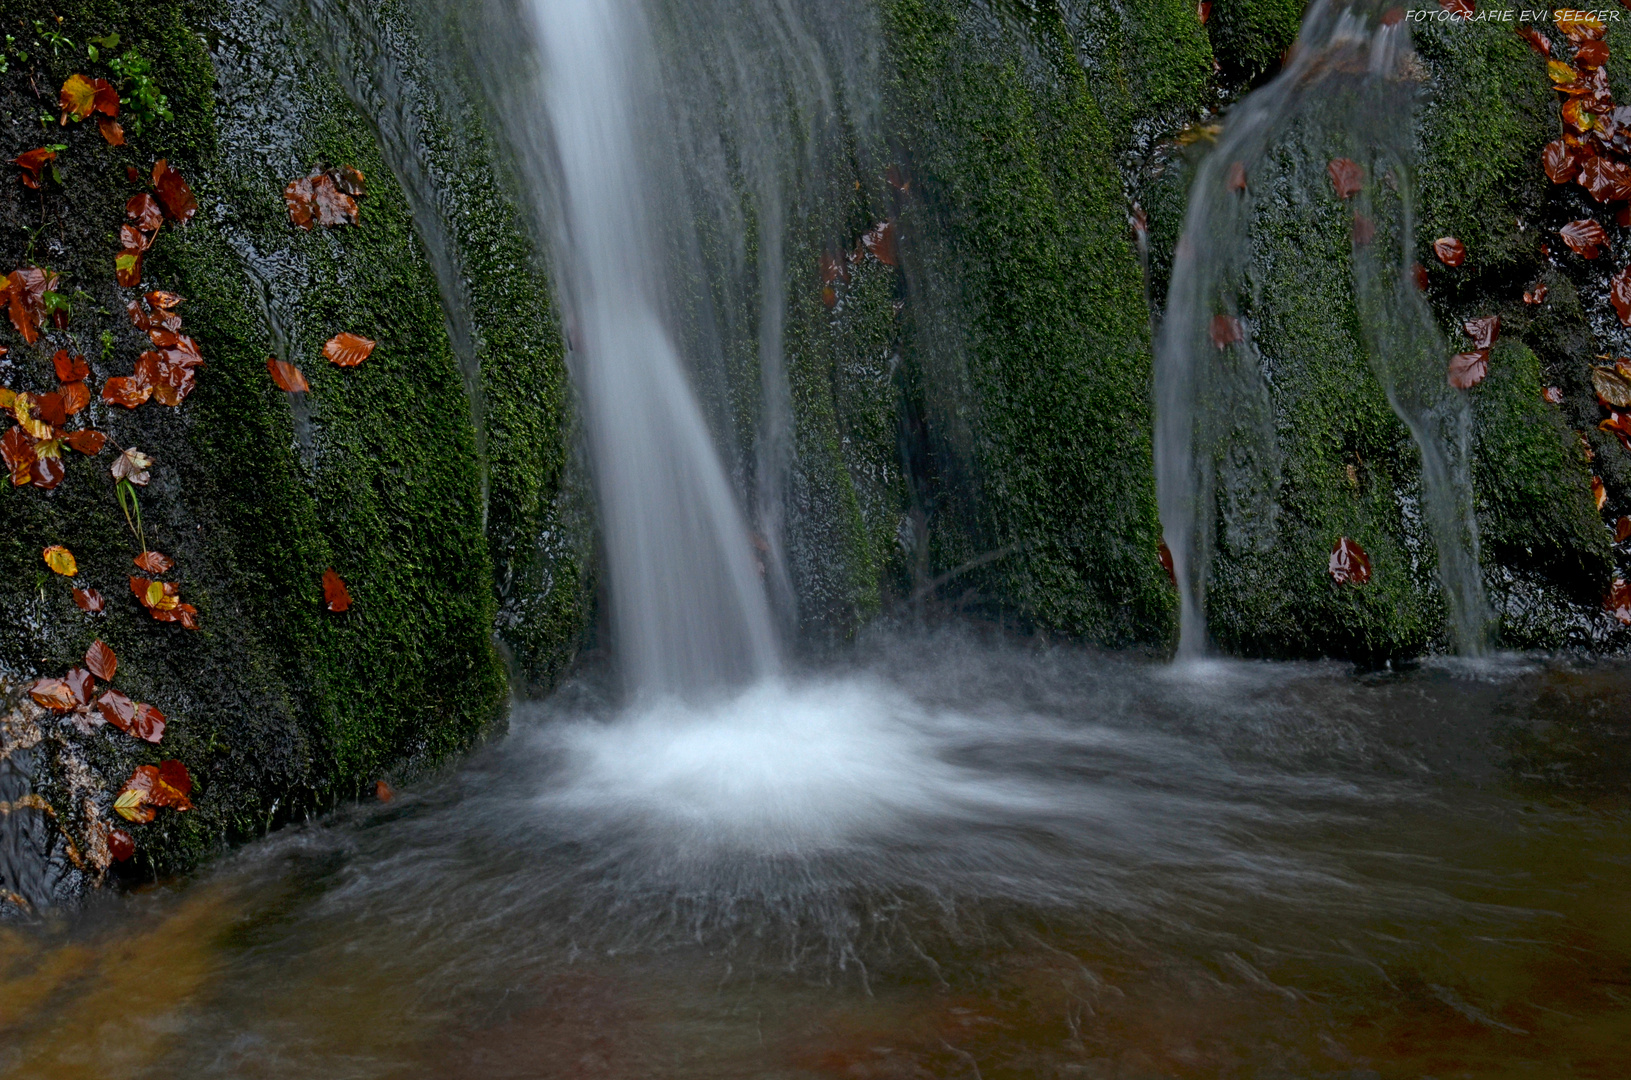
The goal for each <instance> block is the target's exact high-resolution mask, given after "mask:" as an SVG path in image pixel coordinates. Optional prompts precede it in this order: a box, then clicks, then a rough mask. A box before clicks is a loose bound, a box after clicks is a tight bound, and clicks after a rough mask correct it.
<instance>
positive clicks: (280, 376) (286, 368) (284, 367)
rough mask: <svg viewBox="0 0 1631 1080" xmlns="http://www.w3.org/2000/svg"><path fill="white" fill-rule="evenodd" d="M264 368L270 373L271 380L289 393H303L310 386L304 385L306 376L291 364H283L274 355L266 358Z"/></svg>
mask: <svg viewBox="0 0 1631 1080" xmlns="http://www.w3.org/2000/svg"><path fill="white" fill-rule="evenodd" d="M266 370H267V371H270V372H271V373H272V381H273V382H275V383H277V385H278V389H279V390H287V391H288V392H289V393H291V394H296V393H304V392H305V391H307V390H310V389H311V387H310V386H307V385H306V376H304V375H302V374H301V373H300V369H299V368H297V367H295V366H294V365H293V364H285V363H284V362H283V361H282V360H279V359H278V358H277V357H275V356H268V357H267V358H266Z"/></svg>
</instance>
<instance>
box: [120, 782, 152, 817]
mask: <svg viewBox="0 0 1631 1080" xmlns="http://www.w3.org/2000/svg"><path fill="white" fill-rule="evenodd" d="M113 811H114V813H116V814H118V815H119V816H120V817H122V818H124V819H125V820H126V821H135V822H147V821H152V820H153V813H154V812H153V808H152V807H151V806H148V805H147V793H146V792H143V791H137V790H133V789H130V788H126V789H125V790H124V791H121V792H119V797H118V798H117V799H114V800H113Z"/></svg>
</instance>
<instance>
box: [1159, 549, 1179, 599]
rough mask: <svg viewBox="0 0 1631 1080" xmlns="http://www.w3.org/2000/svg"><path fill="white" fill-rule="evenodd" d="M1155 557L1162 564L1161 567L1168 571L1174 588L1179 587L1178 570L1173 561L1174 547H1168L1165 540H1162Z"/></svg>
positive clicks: (1168, 576) (1168, 577)
mask: <svg viewBox="0 0 1631 1080" xmlns="http://www.w3.org/2000/svg"><path fill="white" fill-rule="evenodd" d="M1155 559H1156V561H1157V562H1159V563H1160V564H1161V569H1163V570H1165V571H1166V572H1167V580H1168V581H1170V582H1172V586H1173V588H1177V587H1178V570H1177V566H1176V564H1175V563H1174V562H1173V561H1172V549H1171V548H1169V547H1167V542H1166V541H1165V540H1162V541H1161V543H1160V546H1159V547H1157V548H1156V549H1155Z"/></svg>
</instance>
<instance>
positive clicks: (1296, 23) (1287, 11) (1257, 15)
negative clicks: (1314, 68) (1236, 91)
mask: <svg viewBox="0 0 1631 1080" xmlns="http://www.w3.org/2000/svg"><path fill="white" fill-rule="evenodd" d="M1307 6H1308V5H1307V2H1306V0H1222V2H1220V3H1215V4H1213V5H1212V14H1211V17H1210V18H1209V19H1208V20H1207V22H1206V30H1207V34H1208V36H1209V37H1210V38H1211V41H1212V55H1214V56H1216V57H1217V58H1218V62H1219V63H1220V64H1222V65H1223V66H1224V67H1225V68H1227V69H1228V70H1229V72H1230V74H1231V75H1233V76H1234V77H1235V78H1238V79H1243V80H1245V81H1247V82H1250V81H1253V80H1256V79H1258V78H1260V77H1261V76H1263V75H1264V74H1265V73H1267V72H1270V71H1273V70H1274V69H1276V68H1277V67H1279V64H1280V57H1281V56H1283V55H1284V54H1285V51H1286V50H1287V49H1289V48H1290V47H1291V43H1292V42H1294V41H1296V40H1297V31H1298V29H1299V28H1300V27H1301V26H1302V19H1303V11H1304V9H1305V8H1306V7H1307Z"/></svg>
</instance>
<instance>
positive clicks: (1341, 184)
mask: <svg viewBox="0 0 1631 1080" xmlns="http://www.w3.org/2000/svg"><path fill="white" fill-rule="evenodd" d="M1325 171H1326V172H1328V173H1330V175H1331V186H1332V187H1334V188H1336V190H1337V196H1338V197H1339V198H1343V199H1351V198H1353V197H1354V196H1355V195H1357V194H1359V189H1360V188H1362V187H1364V186H1365V170H1364V169H1362V168H1360V167H1359V165H1358V163H1357V162H1354V161H1351V160H1349V159H1348V158H1341V157H1339V158H1332V159H1331V163H1330V164H1329V165H1327V166H1326V167H1325Z"/></svg>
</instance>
